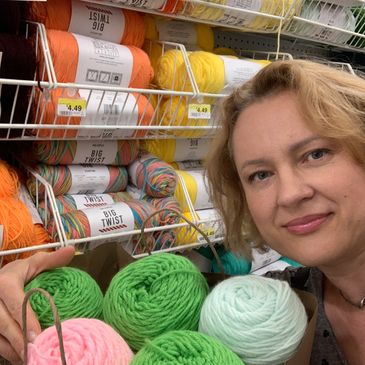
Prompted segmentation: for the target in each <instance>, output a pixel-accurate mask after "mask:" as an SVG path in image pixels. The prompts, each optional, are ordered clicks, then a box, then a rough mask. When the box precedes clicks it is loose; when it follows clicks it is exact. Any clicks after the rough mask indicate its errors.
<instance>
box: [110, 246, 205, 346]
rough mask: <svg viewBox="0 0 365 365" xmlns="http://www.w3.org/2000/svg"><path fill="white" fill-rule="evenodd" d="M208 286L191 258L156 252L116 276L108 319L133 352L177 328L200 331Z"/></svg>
mask: <svg viewBox="0 0 365 365" xmlns="http://www.w3.org/2000/svg"><path fill="white" fill-rule="evenodd" d="M208 290H209V288H208V284H207V282H206V280H205V278H204V277H203V275H202V274H201V273H200V272H199V270H198V269H197V268H196V267H195V266H194V264H193V263H191V262H190V261H189V260H188V259H186V258H185V257H182V256H178V255H173V254H165V253H162V254H154V255H151V256H147V257H144V258H142V259H140V260H137V261H135V262H133V263H131V264H129V265H128V266H126V267H125V268H123V269H122V270H121V271H120V272H119V273H117V274H116V275H115V276H114V278H113V279H112V281H111V283H110V286H109V288H108V290H107V292H106V294H105V297H104V309H103V314H104V320H105V321H106V322H107V323H109V324H110V325H112V326H113V327H114V328H115V329H116V330H117V331H118V332H119V334H120V335H121V336H122V337H123V338H124V339H125V340H126V341H127V342H128V344H129V345H130V346H131V348H132V349H135V350H139V349H140V348H141V347H142V346H143V345H144V344H145V343H146V341H148V340H152V339H153V338H155V337H157V336H159V335H161V334H163V333H166V332H168V331H172V330H180V329H181V330H183V329H185V330H196V329H197V325H198V322H199V316H200V310H201V307H202V305H203V302H204V299H205V298H206V296H207V294H208Z"/></svg>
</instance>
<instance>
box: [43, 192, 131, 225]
mask: <svg viewBox="0 0 365 365" xmlns="http://www.w3.org/2000/svg"><path fill="white" fill-rule="evenodd" d="M131 199H132V198H131V196H130V195H129V194H128V193H127V192H126V191H120V192H118V193H109V194H76V195H59V196H56V199H55V201H56V206H57V210H58V212H59V213H60V214H65V213H69V212H72V211H73V210H79V209H88V208H95V207H105V206H106V205H109V204H113V203H117V202H126V201H128V200H131ZM38 212H39V215H40V216H41V218H42V219H43V220H45V217H46V204H45V202H44V201H41V202H40V203H39V206H38ZM47 213H48V214H47V218H48V219H49V218H50V217H51V215H50V208H49V207H47Z"/></svg>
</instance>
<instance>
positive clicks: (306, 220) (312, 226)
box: [284, 213, 330, 235]
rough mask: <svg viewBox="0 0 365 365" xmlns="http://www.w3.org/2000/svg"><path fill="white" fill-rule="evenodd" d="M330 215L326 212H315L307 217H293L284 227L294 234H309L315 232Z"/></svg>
mask: <svg viewBox="0 0 365 365" xmlns="http://www.w3.org/2000/svg"><path fill="white" fill-rule="evenodd" d="M329 216H330V213H326V214H314V215H308V216H305V217H301V218H297V219H293V220H291V221H290V222H288V223H287V224H285V225H284V227H285V228H286V229H287V230H288V231H289V232H290V233H294V234H299V235H301V234H308V233H312V232H315V231H316V230H317V229H319V228H320V226H321V225H322V224H323V223H325V222H326V221H327V220H328V218H329Z"/></svg>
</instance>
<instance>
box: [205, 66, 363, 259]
mask: <svg viewBox="0 0 365 365" xmlns="http://www.w3.org/2000/svg"><path fill="white" fill-rule="evenodd" d="M284 91H289V92H293V93H294V94H295V95H296V97H297V99H298V102H299V105H300V109H301V110H300V111H301V114H302V116H303V118H304V119H305V120H306V122H307V123H308V125H309V126H310V127H311V128H312V129H313V130H314V131H315V132H316V133H318V134H319V135H321V136H323V137H326V138H330V139H335V140H337V141H339V142H340V143H341V144H343V145H344V146H345V147H346V148H347V149H348V150H349V151H350V152H351V153H352V155H353V156H354V159H355V160H356V161H358V162H359V163H362V164H365V80H363V79H361V78H359V77H357V76H354V75H351V74H350V73H347V72H344V71H339V70H336V69H334V68H331V67H329V66H326V65H323V64H318V63H314V62H311V61H305V60H292V61H277V62H274V63H272V64H271V65H269V66H266V67H265V68H264V69H262V70H261V71H260V72H259V73H258V74H257V75H256V76H255V77H254V78H253V79H252V80H250V81H249V82H247V83H245V84H244V85H242V86H241V87H240V88H238V89H236V90H235V91H234V92H233V93H232V94H231V95H230V96H228V97H227V98H226V99H225V100H224V101H223V104H222V106H221V111H220V123H221V129H220V130H219V133H217V136H216V138H215V141H214V143H213V146H212V149H211V151H210V154H209V156H208V158H207V160H206V168H207V176H208V181H209V185H210V191H211V195H212V199H213V202H214V204H215V206H216V208H217V209H218V210H219V212H220V213H221V215H222V218H223V221H224V224H225V228H226V242H225V243H226V245H227V247H228V248H229V249H231V250H233V251H236V252H241V253H243V254H244V255H245V256H246V257H248V258H251V247H252V242H253V243H254V244H255V246H256V247H263V246H264V242H263V240H262V238H261V237H260V234H259V232H258V229H257V228H256V226H255V224H254V222H253V220H252V217H251V215H250V212H249V209H248V206H247V202H246V199H245V193H244V190H243V188H242V185H241V182H240V178H239V175H238V173H237V170H236V166H235V164H234V160H233V154H232V143H231V142H232V134H233V131H234V127H235V124H236V122H237V118H238V117H239V115H240V114H241V112H242V111H243V110H245V109H246V108H247V107H248V106H250V105H251V104H253V103H255V102H257V101H259V100H261V99H263V98H268V97H270V96H272V95H276V94H278V93H279V92H284ZM284 107H285V106H283V108H284Z"/></svg>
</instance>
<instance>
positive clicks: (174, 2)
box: [161, 0, 185, 14]
mask: <svg viewBox="0 0 365 365" xmlns="http://www.w3.org/2000/svg"><path fill="white" fill-rule="evenodd" d="M184 3H185V1H184V0H167V1H166V3H165V5H164V6H163V7H162V9H161V11H162V12H163V13H170V14H176V13H179V12H180V11H181V10H183V9H184Z"/></svg>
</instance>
